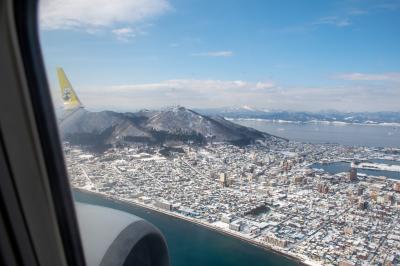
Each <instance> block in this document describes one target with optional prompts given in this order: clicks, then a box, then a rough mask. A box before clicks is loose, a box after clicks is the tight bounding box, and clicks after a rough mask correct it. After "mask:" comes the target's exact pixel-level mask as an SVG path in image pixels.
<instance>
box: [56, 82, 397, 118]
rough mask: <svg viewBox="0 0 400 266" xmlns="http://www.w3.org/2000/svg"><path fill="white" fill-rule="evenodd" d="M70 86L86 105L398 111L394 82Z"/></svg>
mask: <svg viewBox="0 0 400 266" xmlns="http://www.w3.org/2000/svg"><path fill="white" fill-rule="evenodd" d="M74 88H75V90H76V91H77V93H78V94H79V97H80V99H81V100H82V102H83V104H84V105H85V106H86V107H87V108H88V109H91V110H115V111H134V110H138V109H142V108H151V109H153V108H154V109H158V108H162V107H166V106H171V105H182V106H186V107H189V108H216V107H226V106H234V107H238V106H243V105H249V106H252V107H254V108H257V109H261V110H262V109H280V110H302V111H320V110H327V109H335V110H339V111H371V112H372V111H400V109H399V108H400V107H399V104H398V99H400V87H399V84H398V83H385V84H371V83H357V84H345V85H340V86H318V87H282V86H279V85H276V84H274V83H273V82H269V81H266V82H248V81H243V80H211V79H209V80H200V79H173V80H166V81H162V82H157V83H144V84H132V85H129V84H127V85H118V86H91V87H80V86H79V84H75V87H74ZM54 95H56V97H60V96H59V90H58V86H57V85H54Z"/></svg>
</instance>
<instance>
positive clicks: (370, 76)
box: [334, 72, 400, 82]
mask: <svg viewBox="0 0 400 266" xmlns="http://www.w3.org/2000/svg"><path fill="white" fill-rule="evenodd" d="M334 78H335V79H341V80H351V81H394V82H400V72H392V73H381V74H375V73H357V72H355V73H344V74H340V75H336V76H334Z"/></svg>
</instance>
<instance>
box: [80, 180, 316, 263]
mask: <svg viewBox="0 0 400 266" xmlns="http://www.w3.org/2000/svg"><path fill="white" fill-rule="evenodd" d="M72 189H73V190H76V191H78V192H81V193H85V194H90V195H94V196H98V197H101V198H103V199H106V200H111V201H114V202H116V203H120V204H127V205H133V206H135V207H140V208H144V209H148V210H152V211H155V212H157V213H160V214H165V215H168V216H170V217H173V218H176V219H180V220H184V221H186V222H191V223H193V224H196V225H198V226H201V227H204V228H206V229H209V230H212V231H214V232H217V233H220V234H223V235H226V236H230V237H233V238H236V239H239V240H241V241H244V242H247V243H249V244H251V245H255V246H257V247H259V248H261V249H263V250H266V251H269V252H273V253H275V254H277V255H279V256H283V257H285V258H287V259H289V260H292V261H293V262H295V263H296V264H298V265H314V264H315V263H314V262H312V261H309V260H307V259H306V258H300V257H297V256H294V255H292V254H288V253H285V252H283V251H280V250H277V249H274V248H272V247H270V246H265V245H263V244H261V243H260V242H258V241H255V240H253V239H251V238H246V237H244V236H241V235H239V234H236V233H234V232H229V231H227V230H223V229H221V228H219V227H216V226H213V225H211V224H208V223H206V222H202V221H199V220H197V219H194V218H190V217H185V216H183V215H179V214H176V213H173V212H169V211H166V210H162V209H160V208H157V207H155V206H151V205H148V204H144V203H140V202H137V201H133V200H127V199H123V198H119V197H115V196H110V195H107V194H105V193H102V192H96V191H92V190H87V189H85V188H79V187H73V188H72ZM306 261H307V262H309V263H306Z"/></svg>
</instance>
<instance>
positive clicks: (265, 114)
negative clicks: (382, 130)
mask: <svg viewBox="0 0 400 266" xmlns="http://www.w3.org/2000/svg"><path fill="white" fill-rule="evenodd" d="M196 111H197V112H199V113H201V114H204V115H219V116H222V117H226V118H233V119H238V118H242V119H265V120H282V121H291V122H315V121H326V122H343V123H359V124H384V123H400V112H347V113H346V112H337V111H324V112H318V113H314V112H290V111H263V110H257V109H254V108H251V107H248V106H244V107H241V108H215V109H196Z"/></svg>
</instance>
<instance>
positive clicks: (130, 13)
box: [39, 0, 171, 32]
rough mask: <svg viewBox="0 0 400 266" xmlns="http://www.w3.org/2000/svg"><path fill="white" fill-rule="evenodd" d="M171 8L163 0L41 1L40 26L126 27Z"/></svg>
mask: <svg viewBox="0 0 400 266" xmlns="http://www.w3.org/2000/svg"><path fill="white" fill-rule="evenodd" d="M170 9H171V6H170V4H169V3H168V1H167V0H85V1H82V0H41V1H40V8H39V10H40V12H39V15H40V27H41V28H42V29H44V30H58V29H74V30H85V31H88V32H93V31H97V30H103V29H112V28H116V27H118V25H119V26H120V28H121V25H122V27H123V28H125V27H128V26H127V25H132V24H136V23H141V22H143V21H145V20H147V19H149V18H152V17H155V16H158V15H161V14H164V13H165V12H167V11H169V10H170Z"/></svg>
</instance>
